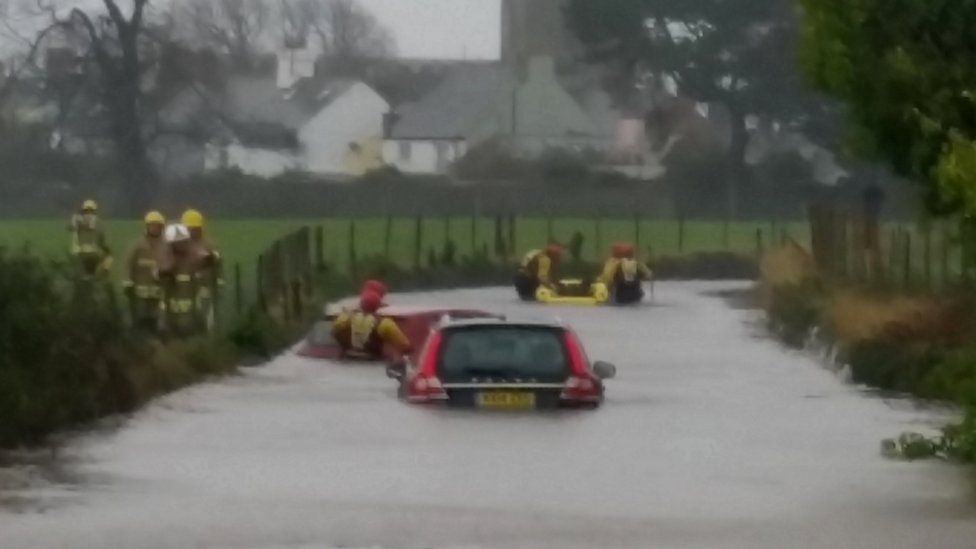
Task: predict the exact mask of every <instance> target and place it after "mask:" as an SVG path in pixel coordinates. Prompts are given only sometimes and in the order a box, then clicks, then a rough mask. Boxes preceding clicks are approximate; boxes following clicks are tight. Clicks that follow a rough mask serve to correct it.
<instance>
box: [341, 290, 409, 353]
mask: <svg viewBox="0 0 976 549" xmlns="http://www.w3.org/2000/svg"><path fill="white" fill-rule="evenodd" d="M382 304H383V298H382V297H380V295H379V294H378V293H376V292H371V291H366V292H363V294H362V295H361V296H360V297H359V310H358V311H354V312H350V313H342V314H340V315H339V317H338V318H336V320H335V322H333V324H332V337H333V338H335V340H336V341H337V342H338V343H339V345H340V346H341V347H342V353H343V356H349V357H358V358H368V359H382V358H384V352H383V351H384V346H385V345H389V346H391V347H392V348H393V349H395V350H396V351H397V352H398V353H400V354H401V355H406V354H409V353H410V351H411V346H410V340H409V339H407V336H405V335H404V334H403V332H402V331H401V330H400V327H399V326H397V324H396V322H394V321H393V320H392V319H389V318H384V317H381V316H379V315H378V314H377V311H379V310H380V308H381V307H382Z"/></svg>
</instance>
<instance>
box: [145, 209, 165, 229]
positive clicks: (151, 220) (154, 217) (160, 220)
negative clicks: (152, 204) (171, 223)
mask: <svg viewBox="0 0 976 549" xmlns="http://www.w3.org/2000/svg"><path fill="white" fill-rule="evenodd" d="M143 221H144V222H145V223H146V225H165V224H166V218H165V217H163V214H161V213H159V212H157V211H155V210H153V211H151V212H149V213H147V214H146V217H145V219H143Z"/></svg>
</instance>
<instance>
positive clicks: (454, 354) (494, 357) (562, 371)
mask: <svg viewBox="0 0 976 549" xmlns="http://www.w3.org/2000/svg"><path fill="white" fill-rule="evenodd" d="M615 375H616V367H614V366H613V365H612V364H609V363H606V362H597V363H595V364H593V365H592V366H591V365H590V361H589V359H588V358H587V356H586V352H585V351H584V349H583V345H582V343H580V340H579V338H578V337H577V336H576V334H575V333H574V332H573V331H572V330H571V329H569V328H568V327H566V326H564V325H562V324H560V323H555V322H514V321H508V320H505V319H498V318H496V319H489V318H479V319H470V320H458V321H448V322H443V323H440V324H439V325H437V326H436V327H435V328H434V329H433V331H432V332H431V333H430V336H429V337H428V338H427V342H426V344H425V345H424V348H423V350H422V351H421V352H420V353H419V356H418V357H417V358H416V359H415V360H413V361H411V362H409V363H400V364H393V365H391V366H389V367H387V376H389V377H390V378H392V379H395V380H397V381H398V382H399V384H400V387H399V391H398V394H399V396H400V398H402V399H404V400H406V401H407V402H410V403H414V404H446V405H450V406H466V407H476V408H483V409H496V410H534V409H544V408H563V407H586V408H596V407H598V406H599V405H600V404H602V403H603V398H604V385H603V381H604V380H606V379H610V378H613V377H614V376H615Z"/></svg>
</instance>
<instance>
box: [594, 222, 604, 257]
mask: <svg viewBox="0 0 976 549" xmlns="http://www.w3.org/2000/svg"><path fill="white" fill-rule="evenodd" d="M593 251H594V252H595V255H594V256H593V257H594V259H596V260H597V261H599V260H600V256H601V255H602V254H603V220H602V219H601V218H600V217H597V218H596V223H595V225H594V233H593Z"/></svg>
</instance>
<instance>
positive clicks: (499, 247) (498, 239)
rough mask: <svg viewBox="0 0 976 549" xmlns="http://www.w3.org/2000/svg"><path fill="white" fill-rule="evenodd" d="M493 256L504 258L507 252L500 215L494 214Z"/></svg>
mask: <svg viewBox="0 0 976 549" xmlns="http://www.w3.org/2000/svg"><path fill="white" fill-rule="evenodd" d="M495 257H497V258H505V257H508V254H507V253H505V233H504V230H503V228H502V216H500V215H496V216H495Z"/></svg>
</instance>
